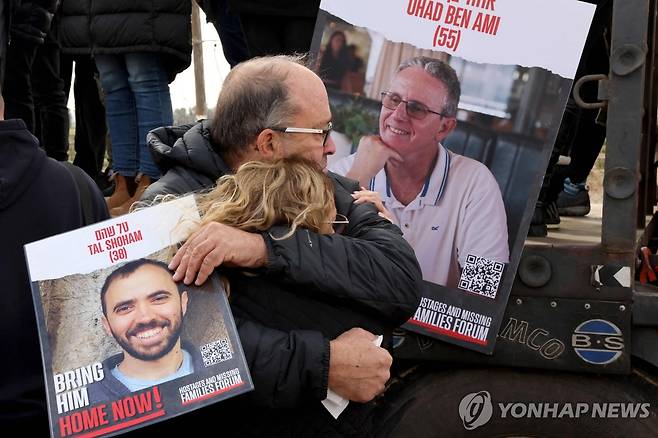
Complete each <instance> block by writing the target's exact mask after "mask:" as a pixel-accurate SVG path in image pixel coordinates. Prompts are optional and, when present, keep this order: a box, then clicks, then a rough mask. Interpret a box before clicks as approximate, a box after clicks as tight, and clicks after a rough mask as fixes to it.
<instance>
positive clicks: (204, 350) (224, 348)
mask: <svg viewBox="0 0 658 438" xmlns="http://www.w3.org/2000/svg"><path fill="white" fill-rule="evenodd" d="M201 357H202V358H203V363H204V365H205V366H207V367H209V366H211V365H215V364H217V363H220V362H224V361H225V360H229V359H230V358H232V357H233V353H232V352H231V347H229V345H228V340H227V339H220V340H219V341H215V342H211V343H210V344H206V345H202V346H201Z"/></svg>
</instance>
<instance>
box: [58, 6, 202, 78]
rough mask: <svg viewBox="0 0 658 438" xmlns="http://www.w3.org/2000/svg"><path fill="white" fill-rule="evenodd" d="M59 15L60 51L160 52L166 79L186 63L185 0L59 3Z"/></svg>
mask: <svg viewBox="0 0 658 438" xmlns="http://www.w3.org/2000/svg"><path fill="white" fill-rule="evenodd" d="M59 14H60V20H59V26H60V28H59V32H60V33H59V36H60V42H61V44H62V51H63V52H64V53H68V54H74V55H75V54H83V55H88V54H92V55H97V54H123V53H133V52H155V53H160V54H161V55H162V56H163V57H164V58H165V59H164V62H163V64H164V65H165V67H166V68H167V71H168V74H169V79H170V80H173V78H174V77H175V75H176V73H179V72H181V71H183V70H185V69H186V68H187V67H188V66H189V65H190V60H191V53H192V38H191V24H190V23H191V21H190V14H191V2H189V1H180V0H153V1H134V0H102V1H101V0H96V1H92V0H63V1H62V5H61V8H60V12H59Z"/></svg>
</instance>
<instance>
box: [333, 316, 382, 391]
mask: <svg viewBox="0 0 658 438" xmlns="http://www.w3.org/2000/svg"><path fill="white" fill-rule="evenodd" d="M375 338H376V336H375V335H373V334H372V333H370V332H368V331H366V330H363V329H361V328H353V329H350V330H348V331H346V332H345V333H343V334H342V335H340V336H338V337H337V338H336V339H334V340H333V341H331V342H330V343H329V346H330V347H329V348H330V356H329V389H331V390H332V391H334V392H335V393H336V394H338V395H340V396H342V397H343V398H346V399H348V400H352V401H356V402H361V403H365V402H368V401H370V400H372V399H373V398H375V396H376V395H378V394H381V393H382V392H383V391H384V385H385V384H386V382H387V381H388V379H389V377H390V368H391V364H392V363H393V358H392V357H391V355H390V354H389V353H388V351H386V350H385V349H383V348H381V347H377V346H376V345H375V344H373V341H374V340H375Z"/></svg>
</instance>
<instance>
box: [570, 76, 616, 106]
mask: <svg viewBox="0 0 658 438" xmlns="http://www.w3.org/2000/svg"><path fill="white" fill-rule="evenodd" d="M593 81H597V82H598V83H599V88H598V98H599V99H601V100H602V101H601V102H585V101H584V100H583V98H582V97H581V96H580V88H581V87H582V86H583V84H585V83H586V82H593ZM608 94H609V93H608V76H606V75H603V74H597V75H586V76H583V77H581V78H580V79H578V80H577V81H576V83H575V84H574V86H573V98H574V100H575V101H576V104H577V105H578V106H579V107H581V108H584V109H597V108H605V107H606V106H607V105H608V102H606V101H607V100H608Z"/></svg>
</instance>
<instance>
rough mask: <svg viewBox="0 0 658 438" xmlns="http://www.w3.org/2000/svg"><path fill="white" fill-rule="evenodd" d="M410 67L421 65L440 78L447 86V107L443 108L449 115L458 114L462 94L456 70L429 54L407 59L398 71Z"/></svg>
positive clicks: (446, 114) (445, 113)
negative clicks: (429, 56) (430, 56)
mask: <svg viewBox="0 0 658 438" xmlns="http://www.w3.org/2000/svg"><path fill="white" fill-rule="evenodd" d="M409 67H420V68H422V69H423V70H425V71H426V72H427V73H429V74H431V75H432V76H433V77H435V78H436V79H438V80H439V81H441V82H442V83H443V85H445V86H446V88H447V90H448V96H447V97H446V103H445V107H444V108H443V109H442V110H441V111H442V112H443V114H444V115H445V116H447V117H455V116H456V115H457V105H459V97H460V95H461V86H460V84H459V78H457V73H456V72H455V70H454V69H453V68H452V67H450V66H449V65H448V64H446V63H445V62H443V61H440V60H438V59H434V58H428V57H427V56H417V57H415V58H410V59H407V60H406V61H403V62H402V64H400V65H399V66H398V71H397V72H398V73H400V72H401V71H402V70H404V69H407V68H409Z"/></svg>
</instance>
